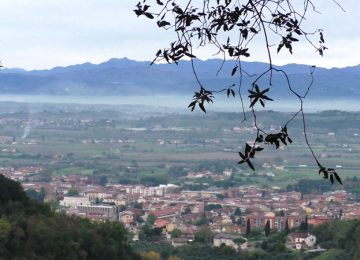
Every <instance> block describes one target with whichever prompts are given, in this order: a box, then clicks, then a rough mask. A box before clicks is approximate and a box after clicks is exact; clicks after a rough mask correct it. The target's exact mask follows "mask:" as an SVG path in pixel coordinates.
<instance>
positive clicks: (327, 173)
mask: <svg viewBox="0 0 360 260" xmlns="http://www.w3.org/2000/svg"><path fill="white" fill-rule="evenodd" d="M318 166H319V175H321V174H322V175H323V178H324V179H330V182H331V184H334V182H335V180H336V181H337V182H338V183H340V184H341V185H342V184H343V183H342V181H341V178H340V176H339V175H338V173H337V172H336V170H335V169H334V168H326V167H324V166H322V165H321V164H320V163H319V162H318Z"/></svg>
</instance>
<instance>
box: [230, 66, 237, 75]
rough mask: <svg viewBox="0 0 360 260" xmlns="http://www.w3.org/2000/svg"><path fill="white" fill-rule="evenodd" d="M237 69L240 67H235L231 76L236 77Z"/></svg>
mask: <svg viewBox="0 0 360 260" xmlns="http://www.w3.org/2000/svg"><path fill="white" fill-rule="evenodd" d="M237 69H238V66H235V67H234V68H233V69H232V71H231V76H234V74H235V73H236V71H237Z"/></svg>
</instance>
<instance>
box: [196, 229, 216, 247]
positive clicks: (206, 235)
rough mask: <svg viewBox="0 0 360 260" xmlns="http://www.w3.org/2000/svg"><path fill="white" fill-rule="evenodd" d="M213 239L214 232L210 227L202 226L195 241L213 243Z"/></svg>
mask: <svg viewBox="0 0 360 260" xmlns="http://www.w3.org/2000/svg"><path fill="white" fill-rule="evenodd" d="M212 239H213V233H212V232H211V230H210V228H209V227H206V226H204V227H202V228H200V229H199V230H198V232H196V234H195V241H197V242H200V243H211V242H212Z"/></svg>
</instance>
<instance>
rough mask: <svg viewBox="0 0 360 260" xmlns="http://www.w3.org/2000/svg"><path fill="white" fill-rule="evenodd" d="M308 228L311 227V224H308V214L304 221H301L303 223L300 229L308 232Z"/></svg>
mask: <svg viewBox="0 0 360 260" xmlns="http://www.w3.org/2000/svg"><path fill="white" fill-rule="evenodd" d="M308 228H309V224H308V218H307V215H306V216H305V219H304V220H303V221H301V223H300V226H299V230H300V231H302V232H307V231H308Z"/></svg>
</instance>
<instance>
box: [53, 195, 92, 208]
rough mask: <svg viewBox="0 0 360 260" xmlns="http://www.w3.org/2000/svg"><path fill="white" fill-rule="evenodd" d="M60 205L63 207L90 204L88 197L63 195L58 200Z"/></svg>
mask: <svg viewBox="0 0 360 260" xmlns="http://www.w3.org/2000/svg"><path fill="white" fill-rule="evenodd" d="M60 205H61V206H65V207H75V206H78V205H90V200H89V198H88V197H64V199H63V200H60Z"/></svg>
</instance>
